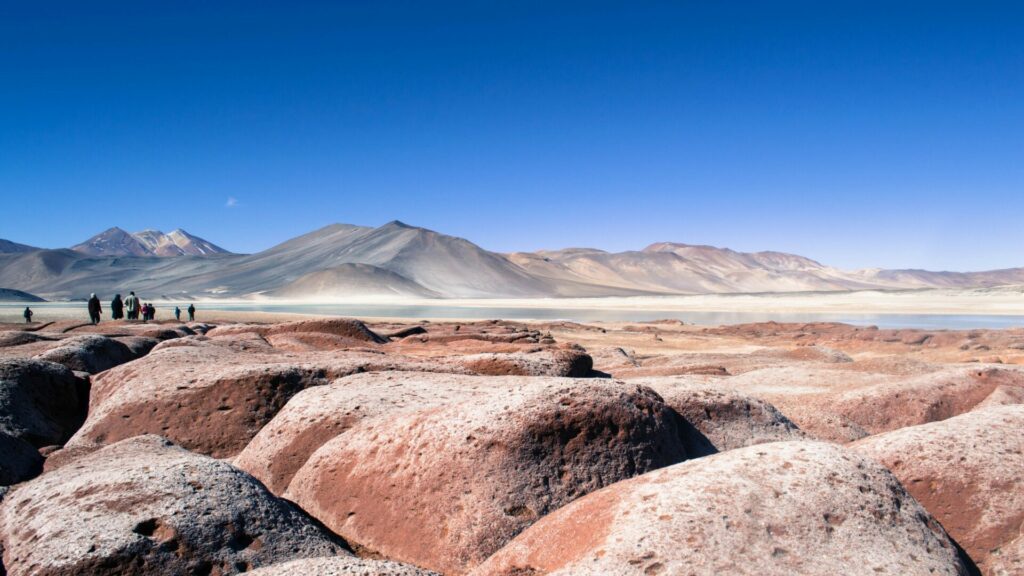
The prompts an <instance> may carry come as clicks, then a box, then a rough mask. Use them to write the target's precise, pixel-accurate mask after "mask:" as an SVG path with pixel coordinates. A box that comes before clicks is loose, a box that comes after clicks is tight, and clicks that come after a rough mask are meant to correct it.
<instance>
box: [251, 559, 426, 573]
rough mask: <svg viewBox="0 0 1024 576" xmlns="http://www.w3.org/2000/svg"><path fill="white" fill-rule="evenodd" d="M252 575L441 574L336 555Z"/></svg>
mask: <svg viewBox="0 0 1024 576" xmlns="http://www.w3.org/2000/svg"><path fill="white" fill-rule="evenodd" d="M248 574H250V575H251V576H439V575H438V574H437V573H436V572H431V571H429V570H424V569H422V568H417V567H415V566H410V565H408V564H399V563H398V562H389V561H387V560H370V559H363V558H351V557H348V556H334V557H331V558H303V559H301V560H291V561H290V562H284V563H281V564H274V565H273V566H267V567H266V568H258V569H256V570H253V571H252V572H248Z"/></svg>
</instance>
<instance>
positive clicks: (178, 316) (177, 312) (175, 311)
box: [174, 306, 181, 322]
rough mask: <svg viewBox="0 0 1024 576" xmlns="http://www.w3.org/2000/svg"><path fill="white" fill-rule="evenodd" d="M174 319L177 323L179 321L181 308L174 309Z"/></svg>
mask: <svg viewBox="0 0 1024 576" xmlns="http://www.w3.org/2000/svg"><path fill="white" fill-rule="evenodd" d="M174 319H175V320H177V321H179V322H180V321H181V308H178V307H177V306H175V307H174Z"/></svg>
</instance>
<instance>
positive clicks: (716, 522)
mask: <svg viewBox="0 0 1024 576" xmlns="http://www.w3.org/2000/svg"><path fill="white" fill-rule="evenodd" d="M967 573H968V568H967V566H965V564H964V562H963V560H962V559H961V558H960V556H959V554H958V551H957V550H956V548H955V547H954V545H953V544H952V542H951V541H950V540H949V538H948V536H947V535H946V534H945V532H943V530H942V528H941V527H940V526H939V525H938V523H936V522H935V521H934V520H933V519H932V518H931V517H930V516H929V515H928V513H927V512H926V511H925V510H924V509H923V508H921V506H920V505H919V504H917V503H916V502H915V501H914V499H913V498H912V497H910V495H908V494H907V492H906V491H905V490H904V489H903V487H902V486H900V484H899V482H898V481H897V480H896V479H895V478H894V477H893V476H892V474H890V473H889V471H887V470H885V469H884V468H883V467H882V466H880V465H878V464H877V463H874V462H872V461H870V460H868V459H866V458H864V457H861V456H859V455H857V454H854V453H852V452H849V451H847V450H845V449H843V448H841V447H839V446H836V445H832V444H824V443H819V442H806V441H800V442H775V443H771V444H761V445H757V446H750V447H747V448H740V449H736V450H730V451H728V452H723V453H720V454H715V455H712V456H708V457H707V458H701V459H698V460H692V461H689V462H685V463H682V464H678V465H675V466H671V467H668V468H665V469H662V470H657V471H654V472H650V473H648V474H645V475H643V476H640V477H638V478H634V479H631V480H625V481H623V482H619V483H617V484H613V485H611V486H609V487H607V488H605V489H603V490H600V491H598V492H594V493H592V494H590V495H588V496H585V497H583V498H580V499H579V500H577V501H575V502H573V503H571V504H569V505H567V506H565V507H563V508H561V509H559V510H556V511H555V512H553V513H552V514H550V515H548V516H546V517H545V518H542V519H541V520H540V521H538V522H537V523H536V524H534V525H533V526H532V527H530V528H528V529H527V530H526V531H524V532H523V533H522V534H520V535H519V536H518V537H517V538H516V539H515V540H513V541H512V542H511V543H510V544H508V545H507V546H505V547H504V548H503V549H502V550H500V551H499V552H497V553H496V554H495V555H494V556H492V557H491V558H490V559H488V560H487V562H486V563H484V564H483V565H481V566H480V567H478V568H477V569H476V570H474V571H473V572H472V574H474V575H475V576H483V575H488V576H498V575H500V576H512V575H522V574H560V575H569V574H572V575H580V574H593V575H598V574H616V575H630V574H636V575H651V574H665V575H669V574H698V575H709V576H711V575H720V574H730V575H732V574H741V575H747V574H749V575H759V576H761V575H779V576H783V575H785V576H789V575H791V574H801V575H809V576H815V575H822V576H825V575H829V576H831V575H833V574H890V575H900V576H915V575H921V576H924V575H936V574H958V575H959V574H967Z"/></svg>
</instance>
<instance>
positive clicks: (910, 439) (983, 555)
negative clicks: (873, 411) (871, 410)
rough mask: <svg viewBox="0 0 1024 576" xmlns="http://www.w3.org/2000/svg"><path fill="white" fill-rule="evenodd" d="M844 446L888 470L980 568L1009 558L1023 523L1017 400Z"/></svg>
mask: <svg viewBox="0 0 1024 576" xmlns="http://www.w3.org/2000/svg"><path fill="white" fill-rule="evenodd" d="M851 448H852V449H853V450H855V451H857V452H860V453H861V454H864V455H866V456H870V457H872V458H874V459H876V460H878V461H879V462H881V463H883V464H885V465H886V466H887V467H888V468H889V469H890V470H892V472H893V473H894V474H895V475H896V477H897V478H899V479H900V481H901V482H903V485H904V486H906V488H907V490H908V491H910V493H911V494H913V496H914V498H916V499H917V501H918V502H920V503H921V504H922V505H924V507H925V508H927V509H928V511H929V512H931V513H932V515H933V516H935V518H936V519H937V520H938V521H939V522H941V523H942V526H943V527H945V529H946V530H947V531H948V532H949V534H950V536H952V537H953V538H954V539H955V540H956V541H957V542H958V543H959V544H960V545H961V546H963V548H964V550H966V551H967V553H968V554H969V555H970V556H971V558H973V559H974V561H975V562H976V563H977V564H978V566H979V567H980V568H981V569H982V571H984V572H986V573H995V572H994V571H992V570H989V566H990V563H991V562H992V559H993V557H994V556H1000V557H1001V558H1002V560H1001V561H1002V562H1004V563H1005V562H1007V561H1008V559H1009V558H1012V557H1013V556H1014V554H1012V553H1009V552H1007V546H1008V545H1009V544H1010V543H1011V542H1012V541H1013V540H1014V539H1016V538H1018V537H1019V535H1020V532H1021V528H1022V526H1024V405H1015V406H1003V407H993V408H988V409H985V410H977V411H972V412H968V413H967V414H963V415H961V416H957V417H955V418H950V419H948V420H943V421H941V422H934V423H931V424H923V425H921V426H912V427H910V428H902V429H900V430H894V431H892V432H887V433H885V434H879V435H877V436H871V437H869V438H865V439H863V440H860V441H858V442H856V443H854V444H852V445H851ZM1018 549H1019V547H1018ZM1015 561H1016V562H1017V563H1018V564H1020V563H1024V557H1017V558H1016V559H1015Z"/></svg>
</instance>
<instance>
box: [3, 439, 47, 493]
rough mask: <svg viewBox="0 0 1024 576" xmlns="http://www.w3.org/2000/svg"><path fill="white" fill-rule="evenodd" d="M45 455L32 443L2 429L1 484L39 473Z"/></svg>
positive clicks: (5, 484)
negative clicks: (41, 454) (40, 453)
mask: <svg viewBox="0 0 1024 576" xmlns="http://www.w3.org/2000/svg"><path fill="white" fill-rule="evenodd" d="M42 469H43V457H42V456H40V455H39V451H37V450H36V449H35V448H33V447H32V445H31V444H29V443H28V442H25V441H24V440H22V439H20V438H15V437H14V436H11V435H10V434H8V433H6V432H2V431H0V485H3V486H7V485H10V484H15V483H17V482H21V481H23V480H27V479H29V478H32V477H34V476H36V475H38V474H39V473H40V472H41V471H42Z"/></svg>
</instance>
